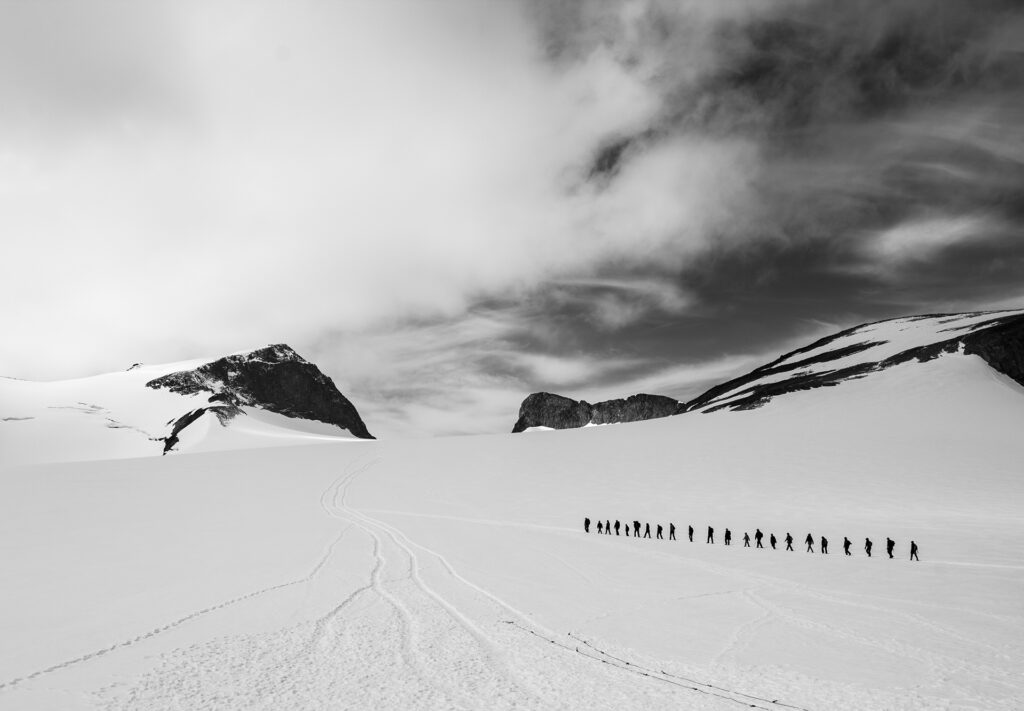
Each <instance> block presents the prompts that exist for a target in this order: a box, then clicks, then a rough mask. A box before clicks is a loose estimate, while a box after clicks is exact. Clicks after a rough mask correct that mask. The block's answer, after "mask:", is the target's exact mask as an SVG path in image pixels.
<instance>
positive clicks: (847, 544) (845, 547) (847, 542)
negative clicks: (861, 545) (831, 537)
mask: <svg viewBox="0 0 1024 711" xmlns="http://www.w3.org/2000/svg"><path fill="white" fill-rule="evenodd" d="M843 553H845V554H846V555H853V553H851V552H850V539H849V538H847V537H846V536H843Z"/></svg>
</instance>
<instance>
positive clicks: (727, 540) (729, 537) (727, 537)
mask: <svg viewBox="0 0 1024 711" xmlns="http://www.w3.org/2000/svg"><path fill="white" fill-rule="evenodd" d="M725 545H727V546H730V545H732V531H730V530H729V529H728V528H727V529H725Z"/></svg>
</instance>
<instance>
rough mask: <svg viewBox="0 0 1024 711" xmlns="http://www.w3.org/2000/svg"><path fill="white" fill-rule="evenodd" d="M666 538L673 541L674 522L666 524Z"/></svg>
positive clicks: (674, 535) (674, 534) (674, 537)
mask: <svg viewBox="0 0 1024 711" xmlns="http://www.w3.org/2000/svg"><path fill="white" fill-rule="evenodd" d="M668 539H669V540H670V541H674V540H675V539H676V525H675V524H674V523H669V524H668Z"/></svg>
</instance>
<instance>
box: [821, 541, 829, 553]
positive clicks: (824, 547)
mask: <svg viewBox="0 0 1024 711" xmlns="http://www.w3.org/2000/svg"><path fill="white" fill-rule="evenodd" d="M821 552H822V553H824V554H825V555H828V539H827V538H825V537H824V536H822V537H821Z"/></svg>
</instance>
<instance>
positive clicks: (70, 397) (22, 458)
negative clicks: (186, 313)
mask: <svg viewBox="0 0 1024 711" xmlns="http://www.w3.org/2000/svg"><path fill="white" fill-rule="evenodd" d="M353 437H355V438H363V439H365V438H369V437H371V435H370V433H369V432H368V431H367V430H366V426H365V425H364V424H363V422H362V420H361V419H360V417H359V414H358V412H357V411H356V409H355V407H354V406H353V405H352V403H351V402H349V401H348V400H347V399H346V398H345V397H344V396H343V395H342V394H341V393H340V392H338V389H337V388H336V387H335V386H334V383H333V381H331V379H330V378H328V377H327V376H326V375H324V374H323V373H322V372H320V370H319V369H318V368H317V367H316V366H315V365H314V364H312V363H309V362H308V361H306V360H305V359H304V358H302V357H301V356H300V355H299V354H298V353H296V352H295V351H294V350H293V349H292V348H290V347H289V346H287V345H283V344H277V345H271V346H267V347H265V348H259V349H255V350H251V351H243V352H239V353H234V354H232V355H229V356H226V357H224V358H219V359H211V358H204V359H196V360H189V361H180V362H176V363H167V364H162V365H140V364H135V365H133V366H132V367H131V368H129V369H128V370H126V371H121V372H117V373H107V374H104V375H97V376H92V377H87V378H78V379H74V380H65V381H56V382H32V381H26V380H16V379H11V378H4V379H0V466H6V465H13V464H22V463H38V462H49V461H77V460H89V459H115V458H123V457H145V456H154V455H160V454H161V453H166V452H170V451H178V450H189V451H194V450H205V449H234V448H248V447H265V446H271V445H281V444H288V443H300V442H320V441H336V440H339V439H340V440H350V439H352V438H353Z"/></svg>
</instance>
